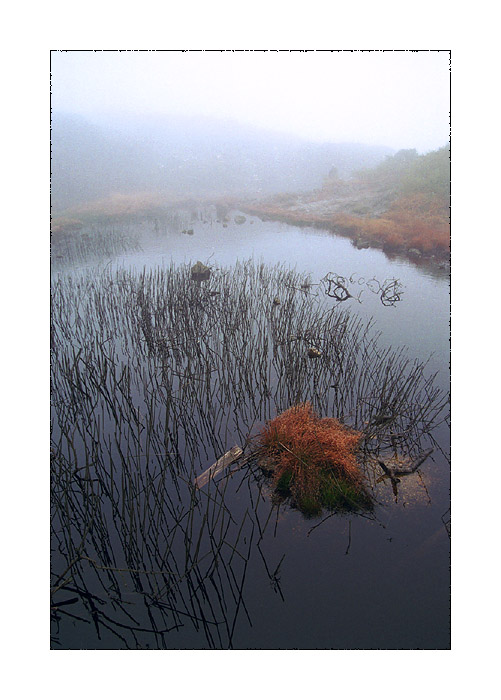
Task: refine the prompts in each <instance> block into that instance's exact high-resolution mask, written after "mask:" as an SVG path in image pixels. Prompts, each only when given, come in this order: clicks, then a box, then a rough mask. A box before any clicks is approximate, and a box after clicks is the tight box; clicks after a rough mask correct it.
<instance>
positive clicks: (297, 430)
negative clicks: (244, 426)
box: [258, 402, 370, 515]
mask: <svg viewBox="0 0 501 700" xmlns="http://www.w3.org/2000/svg"><path fill="white" fill-rule="evenodd" d="M361 437H362V434H361V433H360V432H358V431H355V430H351V429H350V428H348V427H346V426H345V425H343V424H342V423H340V422H339V421H338V420H336V419H335V418H320V417H319V416H318V415H317V414H316V413H315V411H314V410H313V408H312V406H311V403H310V402H306V403H303V404H299V405H297V406H293V407H292V408H289V409H288V410H286V411H284V412H283V413H281V414H280V415H278V416H277V417H276V418H274V419H273V420H271V421H269V422H268V423H267V424H266V426H265V427H264V428H263V430H262V431H261V433H260V435H259V438H258V439H259V444H260V447H261V449H262V451H263V453H264V455H265V459H266V462H267V464H270V463H272V464H273V466H274V469H273V483H274V487H275V491H276V493H277V495H279V496H282V497H285V496H290V498H291V502H292V503H293V504H294V505H295V506H296V507H297V508H299V510H301V511H302V512H303V513H305V514H307V515H315V514H318V513H319V512H320V511H321V510H322V508H327V509H337V508H342V509H357V508H361V507H367V506H368V505H370V497H369V496H368V494H367V492H366V490H365V486H364V479H363V475H362V473H361V471H360V469H359V467H358V465H357V460H356V455H355V452H356V450H357V448H358V445H359V443H360V440H361Z"/></svg>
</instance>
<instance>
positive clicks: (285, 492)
mask: <svg viewBox="0 0 501 700" xmlns="http://www.w3.org/2000/svg"><path fill="white" fill-rule="evenodd" d="M291 484H292V472H290V471H288V472H285V473H284V474H283V475H282V476H281V477H280V479H279V481H278V483H277V485H276V487H275V499H274V500H275V501H276V502H283V501H284V500H286V499H288V498H290V499H291V505H292V506H293V507H295V508H297V509H298V510H300V511H301V513H302V514H303V515H304V516H306V517H314V516H316V515H319V514H320V513H321V512H322V510H323V509H324V508H325V509H326V510H331V511H332V510H339V511H357V510H370V509H371V508H372V500H371V497H370V496H369V494H368V493H367V492H366V491H365V490H364V489H363V488H362V487H360V486H356V485H354V484H353V483H350V482H349V481H347V480H346V479H341V478H339V477H335V476H333V475H332V473H329V472H327V471H326V472H323V473H322V480H321V483H320V489H319V494H318V496H317V497H314V496H307V495H303V496H301V497H300V498H298V499H297V500H292V497H291Z"/></svg>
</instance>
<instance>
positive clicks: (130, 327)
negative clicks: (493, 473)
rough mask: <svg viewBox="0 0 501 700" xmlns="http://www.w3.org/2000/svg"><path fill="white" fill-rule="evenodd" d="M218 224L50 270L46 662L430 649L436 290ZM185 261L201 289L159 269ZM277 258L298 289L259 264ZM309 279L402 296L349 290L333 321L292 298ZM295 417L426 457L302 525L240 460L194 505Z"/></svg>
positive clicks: (319, 241) (368, 258)
mask: <svg viewBox="0 0 501 700" xmlns="http://www.w3.org/2000/svg"><path fill="white" fill-rule="evenodd" d="M204 221H205V223H204ZM225 223H226V226H224V225H223V222H220V223H217V222H216V220H215V216H214V217H213V218H212V221H211V218H210V216H209V215H206V216H205V218H204V217H201V218H197V219H195V220H193V219H192V217H190V219H189V220H183V219H182V218H181V219H180V220H179V221H177V222H175V226H174V225H173V222H172V221H171V222H170V223H169V226H167V225H166V226H165V227H164V228H163V227H162V225H161V224H159V223H158V222H156V223H155V221H149V222H148V221H146V222H135V223H134V224H131V225H130V230H129V231H126V233H127V235H131V236H136V237H137V240H139V243H140V246H141V250H133V251H130V252H128V253H126V254H123V252H122V251H120V250H115V251H114V252H113V251H110V250H107V251H106V254H107V256H108V257H107V258H106V259H105V260H104V261H103V262H99V263H98V264H97V266H96V260H93V261H92V263H89V262H88V263H87V264H83V263H82V261H81V260H80V259H79V258H78V255H75V256H74V260H75V264H74V265H73V266H71V269H70V272H71V279H69V277H68V276H67V275H66V272H68V268H67V267H64V268H63V265H62V263H60V265H59V269H58V264H56V263H55V264H54V268H53V272H54V279H53V292H52V296H53V327H52V337H51V340H52V352H53V356H52V373H53V377H52V379H53V431H52V454H51V461H52V501H53V502H52V527H53V533H52V541H53V552H52V570H53V578H52V593H53V597H52V602H53V609H52V613H53V630H52V633H53V642H52V644H53V647H54V648H241V649H245V648H261V649H267V648H269V649H279V648H447V647H448V646H449V624H448V621H449V572H448V566H449V561H448V544H449V539H448V529H447V527H446V526H445V524H444V522H446V521H444V520H443V519H442V518H443V516H444V513H446V511H447V508H448V505H449V499H448V476H449V470H448V461H447V452H448V428H447V424H446V423H443V422H441V415H442V413H441V411H440V410H439V409H440V406H441V398H440V392H441V391H442V390H443V389H447V384H448V376H447V374H448V373H447V362H448V301H447V298H448V287H447V283H446V281H445V280H443V279H440V278H437V277H434V276H433V275H431V274H428V275H424V274H423V273H421V272H419V271H418V270H416V269H415V268H413V267H412V266H411V265H409V264H407V263H397V262H390V261H389V260H387V259H386V258H385V256H384V255H383V254H382V253H380V252H379V251H374V250H372V251H371V250H356V249H355V248H353V247H352V246H351V244H350V243H349V241H347V240H345V239H338V238H335V237H332V236H330V235H327V234H322V233H319V232H318V231H311V230H305V231H301V230H299V229H294V228H292V227H289V226H284V225H280V224H276V223H270V222H260V221H259V220H257V219H254V218H250V217H247V218H246V220H245V221H244V222H241V223H236V222H235V221H234V218H233V217H231V218H230V220H229V221H228V222H225ZM183 230H185V231H188V230H193V234H191V233H190V234H189V235H188V234H187V233H184V234H183V232H182V231H183ZM122 234H123V231H120V235H122ZM139 234H140V235H139ZM250 256H252V257H253V258H254V260H256V261H257V262H256V263H253V264H249V263H245V264H242V265H240V266H237V268H235V267H232V268H231V269H230V268H227V267H226V266H227V265H232V266H234V264H235V261H236V260H237V259H239V260H246V259H248V258H249V257H250ZM108 258H109V259H108ZM198 259H200V260H202V261H204V262H206V263H208V264H209V265H210V266H211V268H212V270H213V275H212V277H211V280H210V281H209V282H208V283H202V284H201V285H196V284H194V283H192V282H191V280H190V275H189V266H185V267H183V266H181V267H179V264H180V263H183V262H192V263H194V262H196V260H198ZM109 260H112V263H111V264H109ZM284 260H286V261H287V264H291V265H293V266H296V268H297V270H298V271H300V272H298V273H297V274H296V273H289V272H287V271H286V270H285V268H282V267H281V268H276V271H275V273H274V274H273V275H272V274H271V273H270V269H269V267H267V265H261V264H260V261H263V262H264V263H275V262H283V261H284ZM171 261H173V262H174V263H176V264H177V265H176V267H175V268H170V267H169V266H170V262H171ZM303 272H304V273H306V275H307V276H306V277H305V276H304V275H303V274H302V273H303ZM59 273H61V274H59ZM328 273H335V274H340V275H343V276H345V277H346V278H349V277H350V275H352V274H353V275H354V277H353V279H354V280H356V282H355V283H356V284H358V281H359V280H360V279H361V278H363V279H370V278H372V277H376V278H377V279H379V280H385V279H394V278H398V279H399V280H400V281H401V283H402V284H403V285H404V293H403V295H402V300H401V302H399V304H397V305H396V306H394V307H384V306H383V305H382V304H381V303H380V299H379V298H378V296H377V295H375V294H372V293H370V291H368V290H366V289H364V292H363V294H362V298H361V301H362V303H360V304H359V303H358V301H356V299H350V300H348V301H347V302H343V304H342V305H339V304H338V305H337V306H336V304H333V303H332V300H330V299H329V298H328V297H326V295H325V294H324V295H323V296H320V295H318V296H315V287H314V286H312V287H311V288H310V289H309V290H308V292H305V291H304V290H302V286H303V285H304V284H305V283H306V282H310V283H311V284H312V285H317V284H319V283H320V280H321V279H322V278H323V277H325V276H326V275H327V274H328ZM291 275H292V276H291ZM294 275H295V276H294ZM359 286H360V287H361V288H362V287H363V284H361V285H359ZM366 292H367V293H366ZM277 296H278V297H279V298H280V304H279V305H275V304H274V300H275V298H276V297H277ZM230 300H231V303H230ZM325 304H327V306H326V305H325ZM329 304H330V306H329ZM348 304H350V305H351V306H347V305H348ZM348 308H349V309H351V310H352V311H353V312H356V313H355V315H353V314H351V315H350V314H346V313H344V309H348ZM371 316H373V317H374V319H375V321H374V325H373V326H369V327H368V326H367V322H368V319H369V317H371ZM371 329H372V330H371ZM375 331H378V332H381V337H380V339H379V340H377V339H375V338H374V335H373V334H374V332H375ZM298 338H299V340H298ZM301 338H303V340H301ZM357 338H358V341H357ZM311 339H313V340H314V341H315V343H316V344H317V345H319V346H322V349H323V350H324V355H323V357H322V358H321V359H320V360H317V359H316V360H312V359H311V358H308V356H307V354H306V349H307V345H306V344H305V345H304V347H303V344H304V343H305V342H306V340H308V341H309V340H311ZM402 344H404V345H407V346H408V348H409V349H408V351H407V352H404V353H400V352H399V351H398V350H397V349H395V350H389V351H388V350H386V349H385V348H386V346H387V345H393V346H394V347H395V348H397V346H400V345H402ZM430 351H434V352H435V354H434V357H433V358H432V360H431V361H430V363H429V364H428V366H427V367H426V368H421V367H420V366H418V368H417V369H416V365H415V363H414V358H418V359H419V360H421V361H424V360H426V359H427V357H428V355H429V352H430ZM409 358H410V360H409ZM388 368H391V369H388ZM435 371H439V372H440V374H439V376H438V377H437V378H436V379H435V381H434V382H430V381H428V380H427V379H426V377H427V376H429V374H430V373H433V372H435ZM385 377H386V378H388V377H393V378H395V377H397V379H395V380H394V381H393V380H392V381H388V379H385ZM405 377H410V378H411V379H410V380H409V381H407V382H406V381H405ZM436 392H438V393H436ZM307 399H310V400H312V401H313V403H314V404H315V406H316V407H317V409H318V410H319V412H320V413H321V414H322V415H338V416H339V415H345V417H346V421H347V422H348V423H350V424H352V425H358V426H359V427H360V428H362V429H363V428H364V426H367V425H373V424H374V417H375V416H376V417H377V415H378V414H380V413H381V409H382V408H383V407H385V410H387V409H388V407H389V406H392V407H393V410H394V416H395V418H394V420H393V423H392V424H390V425H388V426H384V425H383V426H382V427H381V428H380V429H379V431H376V434H375V435H373V436H372V437H371V438H370V439H368V442H367V449H368V450H369V451H371V450H374V449H377V450H378V449H383V450H389V449H391V448H392V447H394V446H395V440H397V438H398V439H399V440H400V441H401V445H400V447H401V448H402V449H405V450H407V452H409V451H411V452H412V450H419V449H422V447H423V445H426V444H430V443H429V440H430V439H431V440H432V441H433V442H432V445H433V446H434V447H435V452H434V453H433V456H432V459H431V460H428V461H427V463H426V464H424V465H423V467H422V468H420V469H419V470H418V471H417V472H416V473H414V474H411V475H409V476H407V477H402V479H401V481H400V483H399V484H398V485H397V486H398V490H397V493H396V494H395V493H394V489H393V488H392V487H393V486H394V484H393V485H392V484H391V483H390V482H389V480H388V479H384V478H381V477H382V476H383V475H382V473H381V472H376V471H370V470H369V471H368V473H367V476H368V478H369V480H370V483H371V484H372V487H373V489H374V498H375V501H376V503H377V507H376V509H375V511H374V513H370V514H368V513H366V514H363V513H358V514H357V513H352V514H345V515H341V514H339V513H324V514H323V515H322V516H321V517H320V518H317V519H314V520H307V519H305V518H304V517H303V516H302V515H301V514H300V513H298V512H296V511H294V510H291V509H290V508H289V507H288V506H287V505H286V504H284V505H281V506H280V505H274V504H273V503H272V500H271V499H270V485H269V483H268V482H267V480H266V479H265V478H264V476H263V473H262V472H261V470H260V469H259V468H258V466H257V465H256V464H255V463H254V462H253V461H252V460H251V461H250V462H248V463H247V464H245V466H242V468H241V469H238V470H235V471H234V472H231V471H230V473H229V474H228V473H225V474H223V475H222V476H221V478H220V479H218V480H217V481H215V482H209V484H208V486H207V487H205V488H204V489H196V488H195V487H194V484H193V481H194V478H195V477H196V476H198V475H199V474H200V473H201V472H202V471H204V469H206V468H207V467H208V466H210V464H212V463H213V462H214V461H215V460H216V459H217V458H218V457H220V456H221V455H222V454H224V453H225V452H226V451H227V450H228V449H229V448H230V447H231V446H232V445H233V444H235V442H237V443H238V444H240V445H242V446H243V447H244V448H245V449H247V447H246V445H247V440H248V438H249V436H250V435H252V434H253V433H254V431H255V430H256V429H257V427H259V425H260V424H261V423H262V422H263V421H264V420H266V419H267V418H270V417H273V416H274V415H275V414H276V413H277V412H278V411H281V410H283V409H284V408H287V407H288V406H289V405H291V404H293V403H297V402H299V401H302V400H307ZM433 405H436V406H437V411H438V414H437V415H435V417H433V415H434V414H433V411H429V410H428V409H429V407H430V406H431V407H433ZM432 414H433V415H432ZM435 425H436V427H434V426H435ZM429 432H431V436H430V435H428V433H429ZM398 436H400V437H398ZM368 463H369V462H367V464H368ZM367 469H369V467H367Z"/></svg>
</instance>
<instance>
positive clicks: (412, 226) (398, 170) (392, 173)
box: [246, 146, 450, 260]
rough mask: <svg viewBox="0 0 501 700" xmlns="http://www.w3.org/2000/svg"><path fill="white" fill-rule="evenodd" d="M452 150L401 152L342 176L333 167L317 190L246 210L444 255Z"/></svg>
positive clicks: (376, 243)
mask: <svg viewBox="0 0 501 700" xmlns="http://www.w3.org/2000/svg"><path fill="white" fill-rule="evenodd" d="M449 197H450V150H449V146H445V147H444V148H441V149H439V150H437V151H433V152H431V153H428V154H426V155H423V156H419V155H418V154H417V152H416V151H415V150H404V151H399V152H398V153H396V154H395V155H394V156H392V157H387V158H386V159H385V160H384V161H383V163H381V164H380V165H379V166H377V167H376V168H372V169H370V170H363V171H360V172H358V173H357V175H356V177H355V178H352V179H350V180H341V179H339V178H338V177H337V173H336V170H335V168H334V169H333V170H332V171H331V174H330V176H329V178H328V179H327V180H326V182H325V183H324V186H323V187H322V188H321V189H320V190H316V191H314V192H310V193H307V194H303V195H280V196H279V197H275V198H270V199H268V200H266V201H261V202H254V203H252V205H250V206H247V207H246V210H247V211H249V212H250V213H253V214H256V215H258V216H265V217H269V218H271V219H277V220H281V221H285V222H287V223H290V224H297V225H305V226H318V227H320V228H326V229H330V230H332V231H333V232H335V233H340V234H342V235H347V236H349V237H350V238H352V239H353V240H354V241H355V244H356V245H357V246H358V247H381V248H383V249H384V250H385V251H387V252H406V253H411V254H414V255H425V256H432V255H433V256H435V257H436V258H438V259H440V260H444V259H447V258H448V256H449V248H450V209H449Z"/></svg>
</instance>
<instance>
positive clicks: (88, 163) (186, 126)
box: [51, 51, 449, 209]
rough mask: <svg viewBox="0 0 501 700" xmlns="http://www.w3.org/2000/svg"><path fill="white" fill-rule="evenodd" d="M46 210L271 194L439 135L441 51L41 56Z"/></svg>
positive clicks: (427, 144) (445, 69)
mask: <svg viewBox="0 0 501 700" xmlns="http://www.w3.org/2000/svg"><path fill="white" fill-rule="evenodd" d="M51 107H52V175H53V177H52V193H53V205H54V207H55V208H56V209H58V208H64V207H66V206H68V205H72V204H75V203H78V202H82V201H86V200H89V199H95V198H96V197H99V196H106V195H108V194H110V193H111V192H116V191H119V192H132V191H162V192H170V193H173V194H180V193H183V194H192V195H203V194H208V193H209V194H222V193H225V194H231V193H238V194H241V193H253V194H257V195H260V194H264V195H266V194H270V193H276V192H287V191H295V192H297V191H305V190H308V189H313V188H316V187H319V186H321V185H322V182H323V181H324V179H325V178H326V177H327V175H328V173H329V172H330V171H331V169H332V168H336V171H337V172H338V173H339V175H340V176H341V177H345V178H346V177H350V176H351V175H352V174H353V173H354V172H356V171H357V170H358V169H360V168H366V167H373V166H374V165H376V164H377V163H378V162H380V161H381V160H382V159H383V158H384V157H385V156H386V155H391V154H392V153H394V152H395V151H397V150H400V149H417V151H418V152H421V153H425V152H428V151H431V150H434V149H436V148H440V147H441V146H443V145H444V144H445V143H446V142H447V141H448V140H449V54H448V52H446V51H441V52H439V51H420V52H411V51H395V52H392V51H388V52H378V51H373V52H348V51H346V52H320V51H316V52H273V51H271V52H270V51H267V52H251V51H246V52H232V51H226V52H213V51H188V52H181V51H96V52H93V51H54V52H52V53H51Z"/></svg>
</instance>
